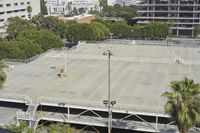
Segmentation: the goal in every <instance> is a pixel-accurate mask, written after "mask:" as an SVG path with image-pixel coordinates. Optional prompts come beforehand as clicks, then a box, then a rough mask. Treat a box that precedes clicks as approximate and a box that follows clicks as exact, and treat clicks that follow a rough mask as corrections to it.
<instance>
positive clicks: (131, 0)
mask: <svg viewBox="0 0 200 133" xmlns="http://www.w3.org/2000/svg"><path fill="white" fill-rule="evenodd" d="M139 3H140V0H116V4H119V5H120V6H131V5H137V4H139Z"/></svg>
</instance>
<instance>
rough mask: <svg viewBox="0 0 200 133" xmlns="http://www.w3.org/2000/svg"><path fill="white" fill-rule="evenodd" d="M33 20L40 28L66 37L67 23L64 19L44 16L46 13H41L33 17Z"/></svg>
mask: <svg viewBox="0 0 200 133" xmlns="http://www.w3.org/2000/svg"><path fill="white" fill-rule="evenodd" d="M31 21H32V23H34V25H35V26H36V27H37V28H38V29H48V30H51V31H52V32H54V33H55V34H57V35H59V36H60V37H62V38H65V34H66V30H67V25H66V24H65V23H64V22H63V21H62V20H59V19H58V18H56V17H53V16H50V17H44V15H42V14H39V15H37V16H35V17H33V18H32V20H31Z"/></svg>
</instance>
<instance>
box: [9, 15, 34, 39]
mask: <svg viewBox="0 0 200 133" xmlns="http://www.w3.org/2000/svg"><path fill="white" fill-rule="evenodd" d="M30 29H34V26H33V25H32V24H31V23H30V22H29V21H28V20H24V19H21V18H19V17H14V18H10V19H9V20H8V25H7V33H8V34H9V35H10V37H11V38H13V39H15V38H16V37H17V36H18V35H19V34H21V33H23V32H25V31H26V30H30Z"/></svg>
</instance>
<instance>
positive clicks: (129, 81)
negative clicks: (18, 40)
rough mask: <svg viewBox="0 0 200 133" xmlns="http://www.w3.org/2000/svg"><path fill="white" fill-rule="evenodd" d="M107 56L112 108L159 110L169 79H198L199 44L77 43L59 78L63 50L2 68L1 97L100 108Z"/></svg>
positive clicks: (104, 92)
mask: <svg viewBox="0 0 200 133" xmlns="http://www.w3.org/2000/svg"><path fill="white" fill-rule="evenodd" d="M106 49H110V50H111V51H112V53H113V56H112V57H111V99H112V100H116V101H117V104H116V105H115V107H114V108H115V109H118V108H119V109H127V110H128V109H129V108H130V109H131V108H132V109H133V108H137V109H138V110H139V109H155V110H162V111H163V106H164V103H165V99H164V98H163V97H161V94H162V93H163V92H165V91H167V90H169V89H170V87H169V82H170V81H172V80H182V79H183V78H184V77H185V76H186V77H189V78H192V79H194V81H195V82H200V76H199V74H200V48H185V47H162V46H147V45H116V44H86V43H85V44H82V45H80V46H79V47H78V48H76V49H73V50H70V51H67V52H66V56H67V60H66V66H67V67H66V69H67V74H66V75H65V77H62V78H60V77H59V76H58V73H59V71H60V70H61V69H64V62H65V60H64V57H65V56H64V51H62V50H60V51H59V50H51V51H49V52H47V53H45V54H44V55H42V56H40V57H39V58H38V59H36V60H35V61H32V62H30V63H28V64H20V65H16V66H14V68H12V69H10V70H9V71H8V73H7V74H8V78H7V81H6V84H5V86H4V89H3V91H2V95H7V94H13V95H14V96H16V97H17V95H24V96H29V97H31V98H33V99H38V98H40V99H42V98H46V99H47V98H48V99H49V100H52V101H53V100H56V99H65V100H68V101H73V102H76V103H78V104H80V105H85V106H90V105H92V106H94V105H95V106H104V105H103V102H102V101H103V100H105V99H107V88H108V57H107V56H106V55H103V52H104V51H105V50H106Z"/></svg>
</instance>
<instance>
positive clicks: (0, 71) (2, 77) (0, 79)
mask: <svg viewBox="0 0 200 133" xmlns="http://www.w3.org/2000/svg"><path fill="white" fill-rule="evenodd" d="M5 67H6V65H5V64H4V62H3V61H0V89H1V88H2V87H3V85H4V83H5V81H6V77H7V76H6V72H5V71H4V68H5Z"/></svg>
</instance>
